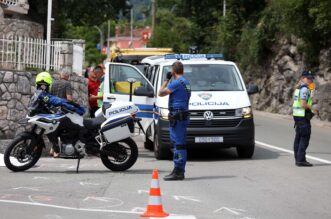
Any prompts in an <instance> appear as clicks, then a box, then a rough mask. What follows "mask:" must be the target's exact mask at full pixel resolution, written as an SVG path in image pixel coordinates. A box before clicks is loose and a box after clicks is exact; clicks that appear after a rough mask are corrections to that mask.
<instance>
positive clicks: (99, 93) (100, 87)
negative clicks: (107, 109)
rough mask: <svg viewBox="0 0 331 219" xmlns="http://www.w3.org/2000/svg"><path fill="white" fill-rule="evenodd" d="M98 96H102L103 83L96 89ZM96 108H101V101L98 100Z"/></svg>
mask: <svg viewBox="0 0 331 219" xmlns="http://www.w3.org/2000/svg"><path fill="white" fill-rule="evenodd" d="M98 96H103V82H101V84H100V86H99V89H98ZM97 102H98V107H99V108H100V107H102V104H103V100H100V99H98V101H97Z"/></svg>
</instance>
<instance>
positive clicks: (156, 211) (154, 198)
mask: <svg viewBox="0 0 331 219" xmlns="http://www.w3.org/2000/svg"><path fill="white" fill-rule="evenodd" d="M167 216H169V214H168V213H166V212H164V211H163V207H162V201H161V189H160V186H159V174H158V173H157V169H154V170H153V174H152V182H151V188H150V190H149V200H148V205H147V211H146V212H145V213H143V214H141V215H140V217H167Z"/></svg>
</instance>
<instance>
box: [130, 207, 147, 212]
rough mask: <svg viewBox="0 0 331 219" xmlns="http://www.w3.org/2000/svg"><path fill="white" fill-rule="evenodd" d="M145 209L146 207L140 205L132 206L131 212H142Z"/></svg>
mask: <svg viewBox="0 0 331 219" xmlns="http://www.w3.org/2000/svg"><path fill="white" fill-rule="evenodd" d="M145 211H146V208H141V207H134V208H132V210H131V212H135V213H139V214H142V213H144V212H145Z"/></svg>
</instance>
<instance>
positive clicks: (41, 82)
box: [35, 72, 85, 157]
mask: <svg viewBox="0 0 331 219" xmlns="http://www.w3.org/2000/svg"><path fill="white" fill-rule="evenodd" d="M35 83H36V88H37V91H36V92H40V93H39V95H38V98H39V100H40V102H42V103H44V104H45V105H48V106H54V107H64V108H65V109H67V110H70V111H74V112H76V113H78V114H79V115H83V114H84V113H85V109H84V108H83V107H81V106H79V105H78V104H76V103H74V102H70V101H68V100H66V99H62V98H59V97H57V96H54V95H51V94H50V93H49V92H50V90H51V87H52V83H53V78H52V76H51V75H50V74H49V73H48V72H40V73H39V74H38V75H37V76H36V82H35ZM62 125H63V126H65V123H61V124H60V126H62ZM58 130H61V128H60V127H59V128H58ZM57 136H58V134H57V131H55V132H52V133H50V134H48V135H47V137H48V138H49V140H50V141H51V142H53V147H52V149H51V151H50V154H51V155H53V157H58V156H59V146H58V145H57V144H56V143H54V142H57Z"/></svg>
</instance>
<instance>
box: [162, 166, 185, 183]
mask: <svg viewBox="0 0 331 219" xmlns="http://www.w3.org/2000/svg"><path fill="white" fill-rule="evenodd" d="M183 179H185V176H184V170H181V169H176V168H175V169H174V170H173V171H172V172H171V173H170V174H169V175H167V176H165V177H164V178H163V180H165V181H172V180H183Z"/></svg>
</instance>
